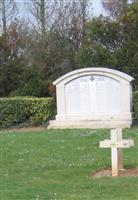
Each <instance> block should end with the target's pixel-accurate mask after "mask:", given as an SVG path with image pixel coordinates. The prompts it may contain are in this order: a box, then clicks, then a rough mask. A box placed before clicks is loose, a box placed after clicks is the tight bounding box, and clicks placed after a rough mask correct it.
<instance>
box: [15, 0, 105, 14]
mask: <svg viewBox="0 0 138 200" xmlns="http://www.w3.org/2000/svg"><path fill="white" fill-rule="evenodd" d="M91 1H92V8H93V15H94V16H99V15H100V14H105V12H104V9H103V7H102V4H101V0H91ZM16 2H17V3H18V7H19V8H20V9H21V10H23V11H24V12H23V13H24V15H27V13H26V12H25V5H24V2H25V3H27V0H16Z"/></svg>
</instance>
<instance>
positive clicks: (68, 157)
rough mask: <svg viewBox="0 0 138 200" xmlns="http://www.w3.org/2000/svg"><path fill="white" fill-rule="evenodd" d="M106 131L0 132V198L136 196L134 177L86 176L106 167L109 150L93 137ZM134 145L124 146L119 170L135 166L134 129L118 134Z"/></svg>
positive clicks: (127, 199)
mask: <svg viewBox="0 0 138 200" xmlns="http://www.w3.org/2000/svg"><path fill="white" fill-rule="evenodd" d="M109 136H110V135H109V131H108V130H86V129H85V130H83V129H81V130H74V129H73V130H68V129H66V130H48V131H37V132H4V131H3V132H0V151H1V160H0V161H1V162H0V169H1V170H0V183H1V189H0V191H1V194H0V195H1V196H0V200H136V199H138V177H118V178H112V177H102V178H95V177H93V176H92V173H94V172H95V171H97V170H100V169H103V168H110V166H111V164H110V150H109V149H100V148H99V141H101V140H104V139H108V138H109ZM130 137H131V138H132V139H134V142H135V146H134V147H131V148H130V149H125V150H124V151H123V152H124V165H125V168H131V167H136V166H138V129H137V128H132V129H126V130H125V132H124V138H130Z"/></svg>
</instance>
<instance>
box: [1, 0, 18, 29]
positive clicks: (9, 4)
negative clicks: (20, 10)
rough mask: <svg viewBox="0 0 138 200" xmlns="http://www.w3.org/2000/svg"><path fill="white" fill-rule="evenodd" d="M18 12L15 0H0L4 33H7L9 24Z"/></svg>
mask: <svg viewBox="0 0 138 200" xmlns="http://www.w3.org/2000/svg"><path fill="white" fill-rule="evenodd" d="M16 12H17V7H16V3H15V1H14V0H0V13H1V16H0V17H1V18H2V20H1V27H2V31H3V33H6V30H7V24H8V23H9V22H11V21H12V20H13V18H14V17H15V14H16Z"/></svg>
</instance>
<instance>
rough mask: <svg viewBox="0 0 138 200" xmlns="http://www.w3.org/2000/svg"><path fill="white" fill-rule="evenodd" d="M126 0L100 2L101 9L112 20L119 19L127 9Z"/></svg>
mask: <svg viewBox="0 0 138 200" xmlns="http://www.w3.org/2000/svg"><path fill="white" fill-rule="evenodd" d="M127 3H128V0H106V1H105V0H102V4H103V7H104V9H105V11H106V12H107V13H109V15H110V16H111V17H112V18H117V17H119V16H120V15H121V14H122V13H123V12H124V10H125V8H126V7H127Z"/></svg>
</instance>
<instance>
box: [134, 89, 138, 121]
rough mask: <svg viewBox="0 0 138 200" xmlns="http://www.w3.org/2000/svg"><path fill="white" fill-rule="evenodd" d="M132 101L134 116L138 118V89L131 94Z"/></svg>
mask: <svg viewBox="0 0 138 200" xmlns="http://www.w3.org/2000/svg"><path fill="white" fill-rule="evenodd" d="M133 103H134V118H135V120H138V91H136V92H134V94H133Z"/></svg>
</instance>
